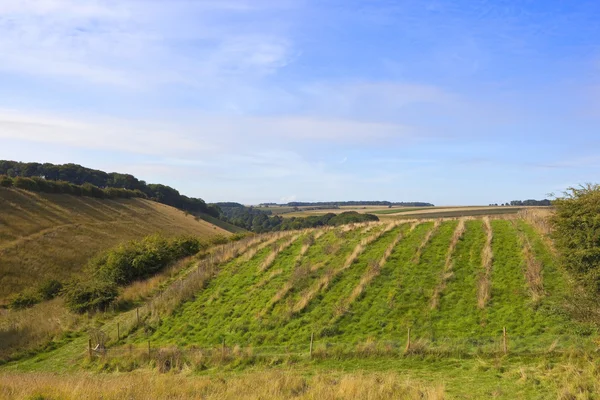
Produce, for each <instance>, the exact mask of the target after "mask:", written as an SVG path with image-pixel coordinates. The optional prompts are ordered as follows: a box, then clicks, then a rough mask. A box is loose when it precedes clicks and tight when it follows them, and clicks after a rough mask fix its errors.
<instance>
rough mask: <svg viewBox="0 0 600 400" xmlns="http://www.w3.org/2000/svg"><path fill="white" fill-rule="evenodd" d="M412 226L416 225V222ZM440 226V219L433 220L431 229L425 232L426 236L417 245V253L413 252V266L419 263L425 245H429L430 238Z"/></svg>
mask: <svg viewBox="0 0 600 400" xmlns="http://www.w3.org/2000/svg"><path fill="white" fill-rule="evenodd" d="M414 224H416V222H415V223H414ZM441 224H442V220H440V219H436V220H435V222H434V223H433V227H432V228H431V229H430V230H429V232H427V235H425V237H424V238H423V241H422V242H421V244H420V245H419V248H418V249H417V251H415V255H414V256H413V258H412V263H413V264H418V263H419V261H421V253H423V250H424V249H425V246H427V243H429V241H430V240H431V237H432V236H433V234H434V233H435V232H436V231H437V229H438V228H439V226H440V225H441Z"/></svg>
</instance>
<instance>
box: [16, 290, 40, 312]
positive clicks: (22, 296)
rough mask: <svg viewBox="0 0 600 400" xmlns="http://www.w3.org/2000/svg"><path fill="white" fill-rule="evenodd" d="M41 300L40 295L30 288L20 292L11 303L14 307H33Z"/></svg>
mask: <svg viewBox="0 0 600 400" xmlns="http://www.w3.org/2000/svg"><path fill="white" fill-rule="evenodd" d="M40 301H41V298H40V295H39V294H38V293H36V292H34V291H31V290H28V291H24V292H21V293H19V294H18V295H16V296H15V297H13V298H12V300H11V301H10V303H9V307H10V308H12V309H22V308H28V307H32V306H34V305H35V304H37V303H39V302H40Z"/></svg>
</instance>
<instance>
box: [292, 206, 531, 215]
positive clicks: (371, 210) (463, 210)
mask: <svg viewBox="0 0 600 400" xmlns="http://www.w3.org/2000/svg"><path fill="white" fill-rule="evenodd" d="M523 208H525V207H499V206H498V207H494V206H492V207H488V206H464V207H445V206H442V207H398V208H389V207H384V206H368V207H340V208H339V209H337V210H300V211H296V212H290V213H287V214H283V215H282V217H285V218H291V217H309V216H311V215H323V214H326V213H335V214H339V213H341V212H345V211H356V212H359V213H367V214H375V215H377V216H379V217H381V218H452V217H468V216H484V215H502V214H515V213H517V212H519V211H520V210H522V209H523Z"/></svg>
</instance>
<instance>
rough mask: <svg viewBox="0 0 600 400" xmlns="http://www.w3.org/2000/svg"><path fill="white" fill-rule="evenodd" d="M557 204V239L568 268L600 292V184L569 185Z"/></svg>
mask: <svg viewBox="0 0 600 400" xmlns="http://www.w3.org/2000/svg"><path fill="white" fill-rule="evenodd" d="M554 205H555V207H556V213H555V215H554V217H553V218H552V223H553V225H554V239H555V244H556V246H557V248H558V250H559V251H560V253H561V256H562V259H563V263H564V265H565V267H566V268H567V269H568V270H569V271H570V272H571V273H572V274H573V275H574V276H575V277H576V278H577V279H578V280H579V281H580V282H581V283H583V284H584V285H585V286H587V287H588V288H590V289H591V290H592V291H593V292H595V293H600V185H592V184H588V185H586V186H582V187H579V188H569V189H568V190H567V192H566V193H565V196H564V197H563V198H559V199H556V200H555V201H554Z"/></svg>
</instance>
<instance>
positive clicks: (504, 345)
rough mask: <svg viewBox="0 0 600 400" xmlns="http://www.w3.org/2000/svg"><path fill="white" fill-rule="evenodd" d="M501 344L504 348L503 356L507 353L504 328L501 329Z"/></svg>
mask: <svg viewBox="0 0 600 400" xmlns="http://www.w3.org/2000/svg"><path fill="white" fill-rule="evenodd" d="M502 344H503V347H504V354H507V353H508V344H507V343H506V327H504V328H502Z"/></svg>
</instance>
